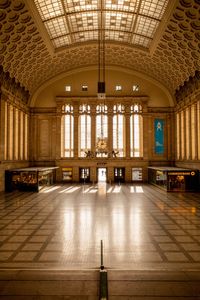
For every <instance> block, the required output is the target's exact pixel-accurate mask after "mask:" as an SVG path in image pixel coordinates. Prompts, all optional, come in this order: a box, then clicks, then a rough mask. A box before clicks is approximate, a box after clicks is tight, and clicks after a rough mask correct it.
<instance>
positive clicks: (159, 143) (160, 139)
mask: <svg viewBox="0 0 200 300" xmlns="http://www.w3.org/2000/svg"><path fill="white" fill-rule="evenodd" d="M154 136H155V153H156V154H164V120H161V119H155V120H154Z"/></svg>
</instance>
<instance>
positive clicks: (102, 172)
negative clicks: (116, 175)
mask: <svg viewBox="0 0 200 300" xmlns="http://www.w3.org/2000/svg"><path fill="white" fill-rule="evenodd" d="M97 178H98V182H106V180H107V169H106V168H98V169H97Z"/></svg>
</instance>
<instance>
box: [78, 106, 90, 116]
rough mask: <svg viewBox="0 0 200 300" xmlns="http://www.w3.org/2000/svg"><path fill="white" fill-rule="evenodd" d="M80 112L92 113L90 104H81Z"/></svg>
mask: <svg viewBox="0 0 200 300" xmlns="http://www.w3.org/2000/svg"><path fill="white" fill-rule="evenodd" d="M79 113H80V114H89V113H90V105H88V104H81V105H80V106H79Z"/></svg>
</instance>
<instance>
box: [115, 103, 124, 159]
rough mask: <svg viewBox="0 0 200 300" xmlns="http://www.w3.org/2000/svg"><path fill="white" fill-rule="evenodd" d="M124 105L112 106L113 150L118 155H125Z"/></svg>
mask: <svg viewBox="0 0 200 300" xmlns="http://www.w3.org/2000/svg"><path fill="white" fill-rule="evenodd" d="M124 112H125V109H124V105H121V104H117V105H114V106H113V114H114V115H113V150H114V151H115V152H117V153H118V154H117V156H118V157H123V156H124V155H125V116H124Z"/></svg>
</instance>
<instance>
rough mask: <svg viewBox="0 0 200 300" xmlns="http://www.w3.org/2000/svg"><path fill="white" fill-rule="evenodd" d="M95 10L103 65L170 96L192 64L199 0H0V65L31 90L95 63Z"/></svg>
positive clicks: (198, 42)
mask: <svg viewBox="0 0 200 300" xmlns="http://www.w3.org/2000/svg"><path fill="white" fill-rule="evenodd" d="M100 2H101V4H102V6H101V7H100V5H99V3H100ZM101 10H102V11H103V14H104V27H103V30H104V32H105V40H106V48H105V56H106V65H109V66H115V67H123V68H128V69H131V70H135V71H138V72H142V73H144V74H146V75H148V76H150V77H152V78H153V79H155V80H157V81H159V82H160V83H161V84H163V85H164V86H165V87H166V88H167V89H168V90H169V91H170V92H171V94H174V92H175V90H176V89H177V88H179V86H180V85H182V84H183V83H184V81H185V80H188V78H189V76H193V75H194V73H195V71H196V70H200V0H179V1H177V0H176V1H175V0H173V1H172V0H169V1H167V0H105V1H97V0H79V1H78V0H34V1H33V0H31V1H30V0H0V65H2V66H3V69H4V71H5V72H9V74H10V76H11V77H14V78H15V80H16V81H17V82H20V84H21V85H23V86H24V87H25V88H26V89H28V90H29V91H30V93H31V94H33V93H34V92H35V91H36V90H37V89H38V88H39V87H40V86H41V85H42V84H43V83H44V82H46V81H48V80H50V79H51V78H53V77H54V76H57V75H59V74H61V73H65V72H68V71H71V70H75V69H80V68H85V67H89V66H97V64H98V41H97V39H98V29H99V12H100V11H101Z"/></svg>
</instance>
